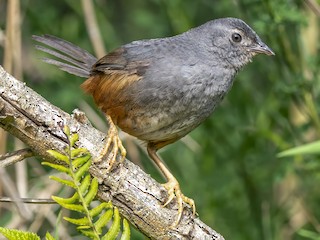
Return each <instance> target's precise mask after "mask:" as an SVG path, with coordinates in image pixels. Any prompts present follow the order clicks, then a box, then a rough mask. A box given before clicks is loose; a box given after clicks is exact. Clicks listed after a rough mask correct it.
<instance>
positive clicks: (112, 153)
mask: <svg viewBox="0 0 320 240" xmlns="http://www.w3.org/2000/svg"><path fill="white" fill-rule="evenodd" d="M106 118H107V121H108V123H109V130H108V138H107V142H106V145H105V146H104V148H103V150H102V151H101V153H100V154H99V157H98V158H97V159H95V160H94V162H95V163H99V162H101V161H102V159H103V158H104V157H105V156H106V154H107V153H108V152H109V155H108V159H109V166H108V168H107V170H106V171H107V172H109V171H110V170H111V169H112V167H113V165H114V163H115V162H116V160H117V153H118V151H119V150H120V154H121V159H120V163H121V162H123V161H124V159H125V157H126V154H127V152H126V149H125V148H124V147H123V145H122V142H121V140H120V138H119V135H118V130H117V127H116V125H115V124H114V123H113V121H112V119H111V117H110V116H108V115H106ZM111 144H112V149H111V150H110V146H111Z"/></svg>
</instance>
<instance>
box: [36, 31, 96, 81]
mask: <svg viewBox="0 0 320 240" xmlns="http://www.w3.org/2000/svg"><path fill="white" fill-rule="evenodd" d="M32 38H33V39H34V40H35V41H37V42H39V43H42V44H44V45H45V47H44V46H40V45H36V48H37V49H38V50H40V51H43V52H46V53H49V54H50V55H52V56H54V57H56V58H58V60H54V59H50V58H43V59H42V60H43V61H45V62H46V63H49V64H52V65H55V66H57V67H58V68H60V69H61V70H63V71H66V72H68V73H71V74H74V75H77V76H80V77H86V78H87V77H89V76H90V71H91V67H92V66H93V64H95V63H96V62H97V60H98V59H97V58H96V57H94V56H92V55H91V54H90V53H88V52H87V51H85V50H83V49H81V48H80V47H78V46H76V45H74V44H72V43H70V42H68V41H66V40H63V39H61V38H58V37H54V36H51V35H44V36H32ZM48 47H50V48H48Z"/></svg>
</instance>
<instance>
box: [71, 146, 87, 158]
mask: <svg viewBox="0 0 320 240" xmlns="http://www.w3.org/2000/svg"><path fill="white" fill-rule="evenodd" d="M86 153H88V150H87V149H86V148H75V149H72V150H71V158H75V157H80V156H81V155H83V154H86Z"/></svg>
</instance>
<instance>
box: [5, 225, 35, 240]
mask: <svg viewBox="0 0 320 240" xmlns="http://www.w3.org/2000/svg"><path fill="white" fill-rule="evenodd" d="M0 233H1V234H2V235H3V236H5V237H6V238H7V239H8V240H16V239H21V240H40V237H39V236H38V235H37V234H35V233H32V232H24V231H20V230H17V229H9V228H3V227H0Z"/></svg>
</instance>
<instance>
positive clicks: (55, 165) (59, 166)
mask: <svg viewBox="0 0 320 240" xmlns="http://www.w3.org/2000/svg"><path fill="white" fill-rule="evenodd" d="M41 164H42V165H45V166H49V167H51V168H54V169H56V170H57V171H59V172H64V173H66V174H69V173H70V169H69V168H66V167H65V166H62V165H59V164H55V163H49V162H42V163H41Z"/></svg>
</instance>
